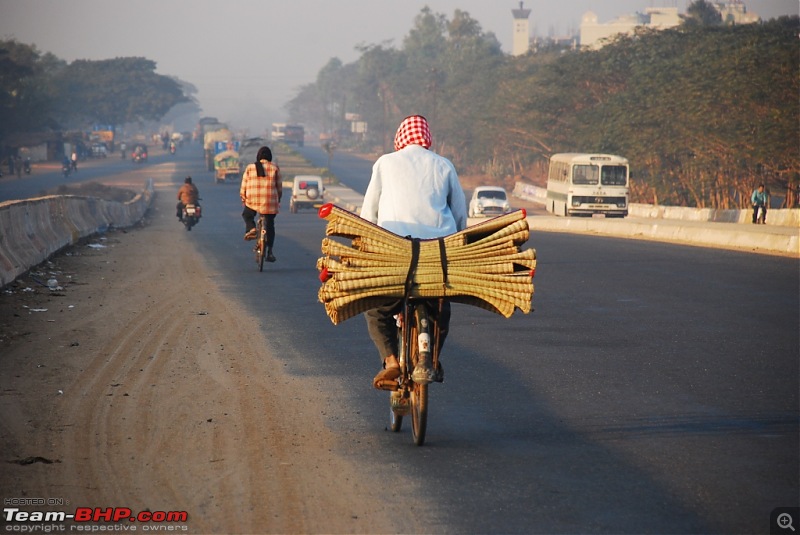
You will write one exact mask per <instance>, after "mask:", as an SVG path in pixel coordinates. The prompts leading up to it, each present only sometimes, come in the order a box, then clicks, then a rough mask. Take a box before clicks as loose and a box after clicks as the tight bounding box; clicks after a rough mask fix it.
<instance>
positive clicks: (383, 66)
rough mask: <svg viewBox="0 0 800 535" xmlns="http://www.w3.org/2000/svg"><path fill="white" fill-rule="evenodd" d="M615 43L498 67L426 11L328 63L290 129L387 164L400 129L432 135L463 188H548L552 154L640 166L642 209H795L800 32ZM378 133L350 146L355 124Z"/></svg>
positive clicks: (486, 46) (698, 29) (788, 28)
mask: <svg viewBox="0 0 800 535" xmlns="http://www.w3.org/2000/svg"><path fill="white" fill-rule="evenodd" d="M693 22H694V23H692V24H683V25H682V26H680V27H678V28H674V29H670V30H664V31H642V32H639V33H637V34H635V35H628V36H620V37H618V38H616V39H614V40H612V41H611V42H609V43H607V44H606V45H605V46H604V47H602V48H601V49H599V50H581V51H575V50H568V49H563V48H558V47H551V48H540V49H539V50H536V51H532V52H530V53H528V54H527V55H525V56H521V57H511V56H508V55H505V54H503V53H502V51H501V49H500V45H499V43H498V41H497V39H496V38H495V36H494V35H493V34H491V33H484V32H483V31H482V30H481V27H480V25H479V24H478V23H477V21H475V20H474V19H471V18H470V16H469V14H467V13H465V12H462V11H458V10H456V11H455V14H454V17H453V18H452V19H451V20H448V19H447V18H446V17H445V16H444V15H441V14H436V13H434V12H432V11H431V10H430V9H428V8H425V9H423V10H422V11H421V12H420V14H418V15H417V17H416V19H415V21H414V27H413V28H412V29H411V31H410V32H409V33H408V35H407V36H406V37H405V39H404V41H403V43H402V46H401V47H400V48H395V47H393V46H390V45H389V44H386V43H384V44H380V45H370V46H362V47H360V48H359V50H360V52H361V56H360V57H359V59H358V60H357V61H355V62H353V63H350V64H343V63H342V62H341V61H339V60H338V59H336V58H334V59H331V60H330V61H329V62H328V64H327V65H325V66H324V67H323V68H322V69H321V70H320V72H319V73H318V76H317V79H316V81H315V82H314V83H312V84H309V85H307V86H304V87H302V88H300V89H299V91H298V93H297V95H296V97H295V98H294V99H293V100H292V101H291V102H290V103H289V104H288V109H289V111H290V113H291V115H292V118H293V119H294V120H295V121H299V122H303V123H305V124H306V125H312V126H316V127H317V128H319V129H321V130H322V131H326V132H339V133H340V135H341V138H342V143H350V144H357V145H360V148H362V149H367V150H374V151H378V152H380V151H387V150H390V149H391V140H392V137H393V135H394V130H395V128H396V126H397V124H399V122H400V121H401V120H402V118H403V117H405V116H407V115H409V114H413V113H420V114H422V115H425V116H426V117H428V119H429V120H430V122H431V123H432V128H433V136H434V143H435V149H436V150H437V151H438V152H440V153H442V154H444V155H446V156H448V157H449V158H450V159H452V160H453V162H454V163H455V164H456V166H457V167H458V168H459V169H460V170H461V171H462V172H471V173H475V172H482V173H486V174H490V175H493V176H495V177H497V178H502V177H505V176H508V175H519V174H523V175H525V176H527V177H531V178H539V179H541V178H542V177H543V176H544V173H545V169H546V165H547V159H548V158H549V156H550V155H552V154H554V153H557V152H572V151H579V152H609V153H616V154H621V155H624V156H626V157H628V158H629V159H630V161H631V165H632V172H633V175H634V180H633V183H632V192H633V193H632V194H633V197H634V199H633V200H634V201H636V202H656V203H661V204H670V205H682V206H697V207H714V208H734V207H744V206H747V204H748V203H749V196H750V193H751V192H752V190H753V188H754V187H755V185H757V184H758V183H761V182H765V183H766V184H767V186H768V188H769V189H770V190H771V191H772V193H773V195H776V196H785V201H784V204H785V205H786V206H789V207H792V206H796V204H797V187H798V180H800V151H799V150H798V148H799V147H800V100H799V99H798V95H800V83H799V82H800V53H799V52H800V41H798V32H799V31H800V18H798V17H783V18H780V19H776V20H771V21H767V22H764V23H761V24H748V25H738V26H729V25H723V24H707V23H702V21H700V22H701V23H698V21H693ZM346 112H349V113H357V114H359V115H360V116H361V118H362V120H364V121H366V122H367V123H368V125H369V131H368V133H367V134H366V135H365V136H364V137H363V138H359V139H355V138H354V137H352V136H350V137H348V135H347V132H349V123H348V122H346V121H345V113H346Z"/></svg>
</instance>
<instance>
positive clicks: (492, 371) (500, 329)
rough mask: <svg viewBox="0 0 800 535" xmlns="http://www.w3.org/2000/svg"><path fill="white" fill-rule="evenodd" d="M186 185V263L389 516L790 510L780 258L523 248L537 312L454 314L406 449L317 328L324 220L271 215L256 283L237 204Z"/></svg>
mask: <svg viewBox="0 0 800 535" xmlns="http://www.w3.org/2000/svg"><path fill="white" fill-rule="evenodd" d="M339 156H340V155H336V156H335V158H334V162H333V164H332V169H333V171H334V173H336V174H337V176H339V178H340V179H341V180H342V181H343V182H345V183H346V184H348V185H350V186H351V187H354V188H358V187H359V186H358V183H359V182H358V180H361V178H362V177H363V171H360V170H358V169H361V168H360V167H357V168H356V170H355V171H354V170H352V169H349V168H348V167H347V166H348V164H347V163H346V162H345V161H344V160H345V158H344V157H342V158H340V157H339ZM353 165H356V166H358V165H362V164H358V163H355V164H353ZM366 165H367V166H368V165H369V164H368V162H367V164H366ZM185 174H192V175H193V176H194V177H195V182H196V183H198V185H199V186H200V189H201V195H202V197H203V199H204V207H205V211H204V215H205V216H204V220H203V222H202V223H201V224H200V225H199V226H198V227H196V228H195V230H194V231H193V232H192V233H191V236H190V238H191V239H192V240H194V241H195V242H196V246H197V247H196V250H197V254H198V259H197V261H204V262H207V263H208V264H209V265H210V266H211V267H212V268H213V269H214V271H215V273H216V274H217V277H218V278H217V282H218V283H219V285H220V286H221V287H222V288H223V289H224V290H225V292H226V293H227V294H228V295H229V297H230V298H231V299H235V300H237V301H239V302H241V303H244V304H245V306H247V307H248V308H249V309H250V310H252V311H254V312H255V313H256V314H257V316H258V317H259V318H260V321H261V328H262V329H263V330H264V331H265V332H266V333H267V336H268V339H269V340H270V346H271V349H272V350H273V352H274V353H275V354H278V355H282V357H281V358H282V360H283V364H284V367H285V370H286V371H287V372H288V373H290V374H292V375H295V376H297V377H303V378H304V379H305V380H306V382H307V384H308V385H309V387H312V388H315V389H321V390H322V391H324V392H326V393H327V394H328V400H329V401H328V406H327V407H325V408H324V411H325V414H326V415H328V417H329V420H328V423H327V426H328V428H329V429H331V430H334V431H335V432H336V433H337V434H339V435H340V437H341V443H342V444H345V446H343V447H342V448H341V449H340V450H339V451H336V452H333V453H334V454H335V455H337V456H340V457H341V458H343V459H347V460H358V462H360V463H363V464H364V466H366V467H369V471H370V473H372V474H373V475H374V477H377V478H382V479H383V480H384V481H386V486H385V496H383V499H384V500H385V501H387V502H393V503H397V511H398V515H403V514H408V515H414V514H415V511H424V512H426V518H431V517H432V518H434V519H435V520H434V521H432V522H431V521H428V524H426V525H425V530H424V531H429V532H436V533H532V532H541V533H554V532H581V533H590V532H603V533H623V532H626V533H642V532H656V533H665V532H670V533H701V532H702V533H711V532H717V533H755V532H762V533H763V532H766V531H767V530H768V529H769V527H768V522H769V515H770V511H771V510H772V509H773V508H775V507H778V506H791V505H795V506H796V505H797V500H798V492H799V491H798V473H800V466H798V465H799V463H798V454H797V452H798V450H799V449H800V444H799V443H798V442H799V441H798V436H799V435H798V417H799V416H800V410H799V405H798V391H800V385H799V384H798V381H799V380H798V376H799V375H800V374H799V370H798V366H799V364H798V363H799V362H800V358H799V352H800V339H799V337H798V328H797V327H798V325H800V306H799V304H798V300H799V299H800V298H799V297H798V296H800V285H799V284H798V267H799V263H798V261H797V260H796V259H790V258H775V257H762V256H758V255H750V254H743V253H735V252H729V251H719V250H711V249H702V248H687V247H681V246H677V245H668V244H660V243H649V242H640V241H631V240H623V239H612V238H600V237H591V236H579V235H568V234H556V233H542V234H539V235H536V236H534V238H532V240H531V243H530V246H532V247H535V248H536V249H537V252H538V255H539V258H540V262H539V266H538V269H537V275H536V278H535V280H534V282H535V284H536V295H535V298H534V305H535V308H536V311H535V312H533V313H532V314H530V315H515V316H514V317H512V318H511V319H509V320H505V319H503V318H501V317H497V316H493V315H491V314H490V313H488V312H486V311H483V310H479V309H475V308H471V307H467V306H458V305H457V306H455V307H454V319H453V325H452V333H451V336H450V338H449V339H448V345H447V347H446V349H445V353H444V357H443V360H444V362H445V368H446V370H447V375H446V379H445V383H444V384H442V385H434V386H433V387H432V388H431V408H430V411H431V412H430V418H429V426H428V435H427V440H426V445H425V446H424V447H423V448H417V447H414V446H413V444H412V440H411V437H410V432H409V431H408V430H404V431H403V432H401V433H399V434H394V433H391V432H388V431H386V424H387V421H388V403H387V399H386V398H387V396H386V395H385V393H382V392H376V391H374V390H372V389H371V387H370V381H371V378H372V376H373V375H374V373H375V372H376V370H377V367H378V358H377V356H376V355H375V351H374V348H373V347H372V345H371V343H370V342H369V339H368V338H367V334H366V328H365V325H364V322H363V321H362V320H361V319H360V318H354V319H351V320H349V321H347V322H345V323H343V324H342V325H340V326H333V325H331V324H330V321H329V320H328V319H327V317H326V316H325V314H324V311H323V309H322V306H321V305H320V304H319V303H317V302H316V291H317V288H318V287H319V282H318V280H317V272H316V269H315V267H314V265H315V261H316V259H317V258H318V257H319V256H320V253H319V243H320V240H321V237H322V234H323V228H324V227H323V222H322V221H321V220H319V219H318V218H317V217H316V216H315V214H314V213H313V212H301V213H299V214H289V213H288V208H287V206H288V204H287V203H284V205H285V206H284V212H282V213H281V214H280V215H279V217H278V219H277V229H278V239H277V242H276V249H275V251H276V253H275V254H276V255H277V256H278V262H277V263H275V264H273V265H269V266H268V267H267V268H265V272H264V273H258V271H257V269H256V266H255V263H254V262H253V260H252V259H251V253H250V248H249V246H248V245H247V244H245V243H244V242H243V241H241V234H242V231H243V223H242V221H241V219H240V217H239V213H240V205H239V200H238V189H237V188H236V187H235V186H233V185H214V184H213V179H212V178H211V174H210V173H208V172H205V171H203V168H202V160H201V159H200V158H199V156H198V157H197V158H189V157H188V156H186V157H185V158H184V157H183V156H182V155H180V154H179V158H178V161H177V169H176V171H175V173H174V175H173V182H174V187H175V190H177V186H178V182H179V180H180V178H181V177H182V176H184V175H185ZM366 176H367V178H368V173H367V175H366ZM176 225H177V224H176ZM176 232H180V229H179V227H177V226H176ZM188 238H189V237H187V239H188ZM298 395H300V396H302V393H301V392H299V393H298ZM298 425H299V426H302V425H303V422H298ZM306 431H307V432H306V433H305V434H304V436H311V435H309V434H308V432H309V431H310V432H313V430H306ZM357 483H358V482H346V481H343V482H342V484H343V485H357ZM431 511H433V512H434V513H435V514H433V515H432V516H427V513H430V512H431ZM398 525H399V524H398Z"/></svg>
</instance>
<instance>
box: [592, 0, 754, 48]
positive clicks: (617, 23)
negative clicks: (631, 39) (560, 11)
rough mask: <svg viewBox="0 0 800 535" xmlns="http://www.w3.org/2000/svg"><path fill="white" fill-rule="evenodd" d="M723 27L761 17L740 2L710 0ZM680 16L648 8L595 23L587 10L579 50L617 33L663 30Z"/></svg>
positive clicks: (598, 44)
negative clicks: (646, 29)
mask: <svg viewBox="0 0 800 535" xmlns="http://www.w3.org/2000/svg"><path fill="white" fill-rule="evenodd" d="M709 3H710V4H711V5H712V6H713V7H714V8H715V9H716V10H717V11H719V13H720V15H722V20H723V22H725V23H726V24H749V23H753V22H758V21H760V20H761V17H759V16H758V15H756V14H755V13H748V12H747V7H746V6H745V5H744V2H743V0H713V1H711V2H709ZM680 23H681V16H680V15H679V14H678V8H677V7H649V8H646V9H645V10H644V13H634V14H633V15H622V16H620V17H617V18H616V19H614V20H612V21H609V22H599V21H598V18H597V15H596V14H595V13H593V12H592V11H587V12H586V13H585V14H584V15H583V18H582V19H581V27H580V37H579V41H580V46H581V48H595V49H597V48H600V47H602V46H603V44H602V41H603V40H604V39H608V38H610V37H613V36H614V35H618V34H632V33H633V31H634V30H635V29H636V28H638V27H645V28H654V29H666V28H673V27H675V26H678V25H679V24H680Z"/></svg>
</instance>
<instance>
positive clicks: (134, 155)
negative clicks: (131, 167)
mask: <svg viewBox="0 0 800 535" xmlns="http://www.w3.org/2000/svg"><path fill="white" fill-rule="evenodd" d="M131 160H133V163H145V162H147V145H145V144H144V143H137V144H136V145H134V146H133V151H131Z"/></svg>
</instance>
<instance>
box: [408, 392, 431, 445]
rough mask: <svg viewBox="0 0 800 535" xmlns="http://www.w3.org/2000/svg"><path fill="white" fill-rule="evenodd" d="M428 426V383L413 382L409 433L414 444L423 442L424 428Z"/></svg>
mask: <svg viewBox="0 0 800 535" xmlns="http://www.w3.org/2000/svg"><path fill="white" fill-rule="evenodd" d="M427 426H428V385H419V384H416V383H415V384H414V388H413V389H412V390H411V434H412V436H413V437H414V444H416V445H417V446H422V445H423V444H424V443H425V429H426V428H427Z"/></svg>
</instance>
